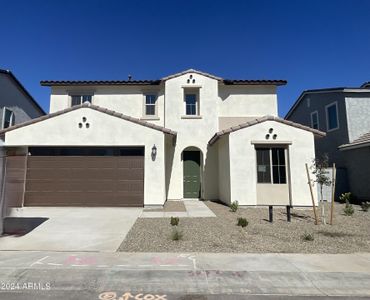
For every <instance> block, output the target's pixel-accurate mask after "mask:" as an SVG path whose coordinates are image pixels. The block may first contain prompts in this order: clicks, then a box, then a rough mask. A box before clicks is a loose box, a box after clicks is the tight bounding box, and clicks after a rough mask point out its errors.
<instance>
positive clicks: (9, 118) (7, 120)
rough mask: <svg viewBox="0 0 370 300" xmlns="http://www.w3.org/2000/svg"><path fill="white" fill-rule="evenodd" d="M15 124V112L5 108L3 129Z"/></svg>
mask: <svg viewBox="0 0 370 300" xmlns="http://www.w3.org/2000/svg"><path fill="white" fill-rule="evenodd" d="M14 122H15V118H14V112H13V111H12V110H11V109H9V108H7V107H4V108H3V121H2V129H5V128H8V127H10V126H13V125H14Z"/></svg>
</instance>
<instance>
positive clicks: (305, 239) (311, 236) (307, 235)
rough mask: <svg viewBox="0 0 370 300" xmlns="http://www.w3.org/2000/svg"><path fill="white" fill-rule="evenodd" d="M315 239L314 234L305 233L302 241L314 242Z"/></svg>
mask: <svg viewBox="0 0 370 300" xmlns="http://www.w3.org/2000/svg"><path fill="white" fill-rule="evenodd" d="M314 239H315V238H314V237H313V234H312V233H308V232H306V233H304V234H303V235H302V240H304V241H305V242H312V241H313V240H314Z"/></svg>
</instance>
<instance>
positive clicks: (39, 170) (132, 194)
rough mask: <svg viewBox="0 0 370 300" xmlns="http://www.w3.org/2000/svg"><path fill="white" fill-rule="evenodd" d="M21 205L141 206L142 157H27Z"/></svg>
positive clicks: (142, 192)
mask: <svg viewBox="0 0 370 300" xmlns="http://www.w3.org/2000/svg"><path fill="white" fill-rule="evenodd" d="M24 205H25V206H143V205H144V156H28V158H27V174H26V189H25V196H24Z"/></svg>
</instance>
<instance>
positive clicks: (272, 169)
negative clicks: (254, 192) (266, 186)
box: [256, 147, 287, 184]
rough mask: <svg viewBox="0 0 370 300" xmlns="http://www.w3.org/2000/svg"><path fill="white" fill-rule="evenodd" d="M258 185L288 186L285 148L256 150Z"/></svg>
mask: <svg viewBox="0 0 370 300" xmlns="http://www.w3.org/2000/svg"><path fill="white" fill-rule="evenodd" d="M256 154H257V183H272V184H286V183H287V175H286V174H287V171H286V158H285V148H278V147H274V148H256Z"/></svg>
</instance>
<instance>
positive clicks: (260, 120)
mask: <svg viewBox="0 0 370 300" xmlns="http://www.w3.org/2000/svg"><path fill="white" fill-rule="evenodd" d="M266 121H275V122H279V123H282V124H285V125H288V126H292V127H296V128H299V129H303V130H306V131H310V132H312V133H313V134H315V135H317V136H321V137H323V136H326V133H325V132H322V131H320V130H317V129H313V128H310V127H307V126H304V125H302V124H299V123H295V122H292V121H287V120H284V119H281V118H278V117H274V116H264V117H261V118H257V119H255V120H252V121H249V122H245V123H242V124H240V125H237V126H233V127H230V128H227V129H224V130H221V131H219V132H217V133H216V134H215V135H214V136H213V137H212V138H211V139H210V140H209V142H208V144H209V145H213V144H214V143H216V142H217V140H218V139H219V138H220V137H222V136H223V135H226V134H229V133H231V132H234V131H238V130H240V129H243V128H247V127H250V126H253V125H256V124H260V123H263V122H266Z"/></svg>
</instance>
